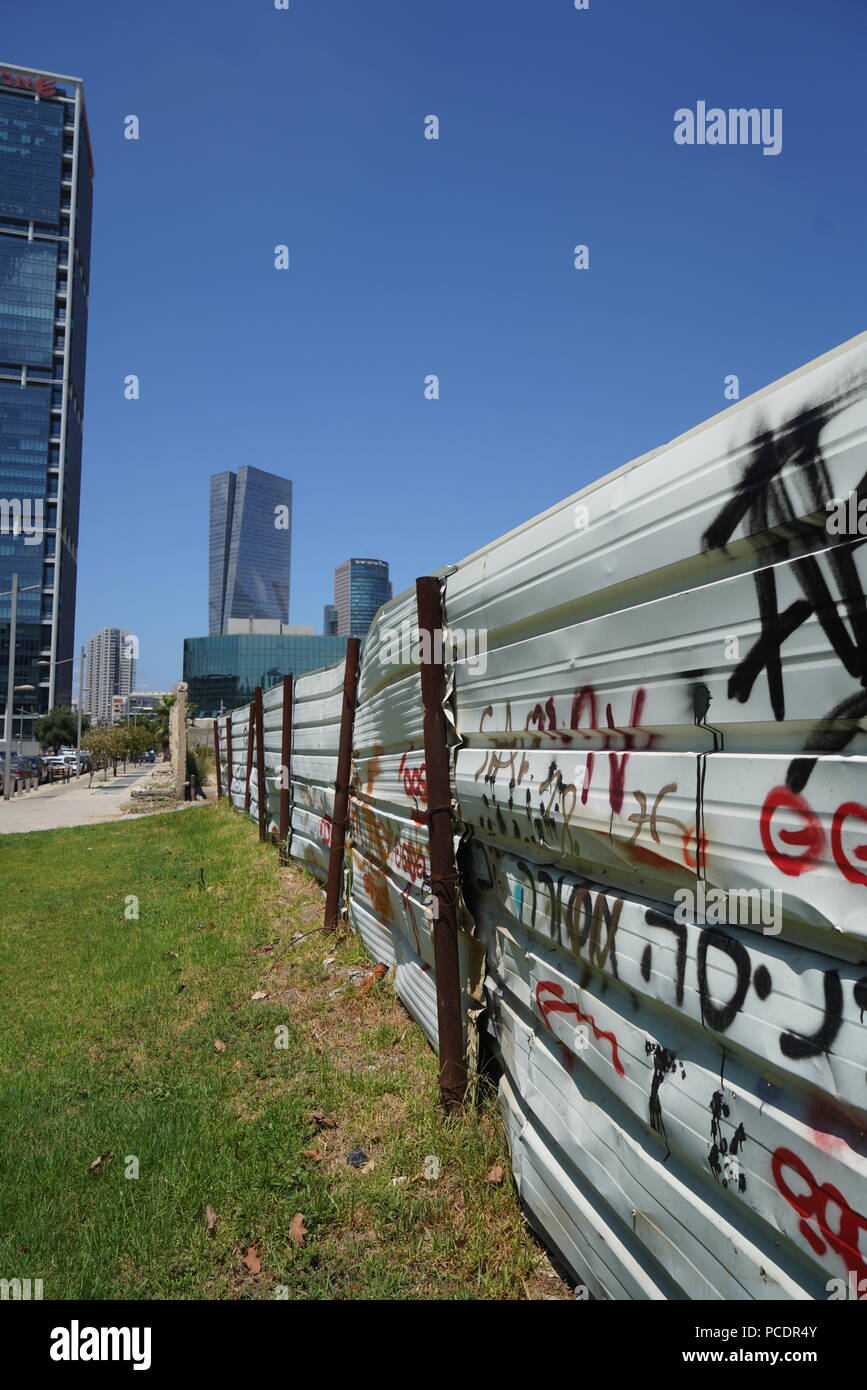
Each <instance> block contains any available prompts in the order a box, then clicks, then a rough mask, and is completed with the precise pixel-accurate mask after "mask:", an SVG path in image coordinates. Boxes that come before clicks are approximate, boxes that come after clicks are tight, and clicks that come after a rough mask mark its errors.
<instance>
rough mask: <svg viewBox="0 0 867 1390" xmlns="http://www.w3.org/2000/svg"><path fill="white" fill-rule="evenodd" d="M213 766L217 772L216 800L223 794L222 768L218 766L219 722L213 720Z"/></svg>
mask: <svg viewBox="0 0 867 1390" xmlns="http://www.w3.org/2000/svg"><path fill="white" fill-rule="evenodd" d="M214 768H215V771H216V774H217V800H218V801H219V800H220V798H221V797H222V795H223V769H222V767H221V766H220V724H219V720H217V719H215V720H214Z"/></svg>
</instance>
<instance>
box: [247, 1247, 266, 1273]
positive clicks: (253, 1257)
mask: <svg viewBox="0 0 867 1390" xmlns="http://www.w3.org/2000/svg"><path fill="white" fill-rule="evenodd" d="M242 1263H243V1264H245V1265H246V1266H247V1268H248V1269H249V1271H250V1273H251V1274H258V1273H259V1270H260V1269H261V1268H262V1261H261V1260H260V1258H259V1251H258V1250H257V1249H256V1247H255V1245H251V1246H250V1248H249V1249H248V1250H247V1251H246V1253H245V1254H244V1257H243V1261H242Z"/></svg>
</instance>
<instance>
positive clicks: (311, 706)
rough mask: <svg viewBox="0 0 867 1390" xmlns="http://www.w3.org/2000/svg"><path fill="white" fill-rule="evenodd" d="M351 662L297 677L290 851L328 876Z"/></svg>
mask: <svg viewBox="0 0 867 1390" xmlns="http://www.w3.org/2000/svg"><path fill="white" fill-rule="evenodd" d="M345 671H346V662H345V660H341V661H338V662H335V664H334V665H333V666H326V667H324V668H323V669H322V670H320V671H311V672H310V673H309V674H308V675H305V676H299V677H298V679H297V680H296V681H294V682H293V691H292V769H291V771H292V780H291V793H290V796H291V811H290V827H291V828H290V833H289V852H290V853H291V854H292V855H293V856H294V858H296V859H300V860H302V861H303V862H304V863H305V864H306V865H307V867H308V868H309V869H310V870H311V871H312V872H313V873H314V874H315V875H316V877H317V878H318V879H319V880H320V881H321V882H324V881H325V879H326V878H327V876H328V847H329V845H330V844H331V822H332V817H333V815H334V782H335V779H336V777H337V746H338V743H339V741H340V713H341V710H342V708H343V681H344V676H345Z"/></svg>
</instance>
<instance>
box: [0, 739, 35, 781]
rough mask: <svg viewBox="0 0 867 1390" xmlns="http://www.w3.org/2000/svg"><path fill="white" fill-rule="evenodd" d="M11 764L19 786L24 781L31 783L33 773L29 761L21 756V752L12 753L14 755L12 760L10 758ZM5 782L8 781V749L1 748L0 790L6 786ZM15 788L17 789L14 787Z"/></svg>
mask: <svg viewBox="0 0 867 1390" xmlns="http://www.w3.org/2000/svg"><path fill="white" fill-rule="evenodd" d="M10 766H11V768H12V776H13V777H14V778H15V780H16V784H17V785H18V786H20V785H21V784H22V783H24V782H25V781H26V782H27V784H28V785H30V784H31V782H32V778H33V773H32V772H31V769H30V768H29V767H28V765H27V763H26V762H25V760H24V759H23V758H22V757H21V755H20V754H19V753H13V754H12V757H11V760H10ZM5 782H6V750H5V748H4V749H0V790H3V788H4V787H5ZM13 790H15V789H14V788H13Z"/></svg>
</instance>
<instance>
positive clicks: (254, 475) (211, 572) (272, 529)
mask: <svg viewBox="0 0 867 1390" xmlns="http://www.w3.org/2000/svg"><path fill="white" fill-rule="evenodd" d="M209 524H210V535H209V544H208V633H209V635H210V636H211V637H220V636H224V635H225V634H227V633H228V631H229V619H230V618H273V619H277V621H279V622H281V623H285V622H288V620H289V574H290V569H291V561H292V484H291V482H290V481H289V479H288V478H280V477H278V476H277V474H276V473H266V472H264V471H263V469H261V468H252V467H245V468H239V469H238V471H237V473H214V474H213V475H212V477H211V508H210V523H209Z"/></svg>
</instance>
